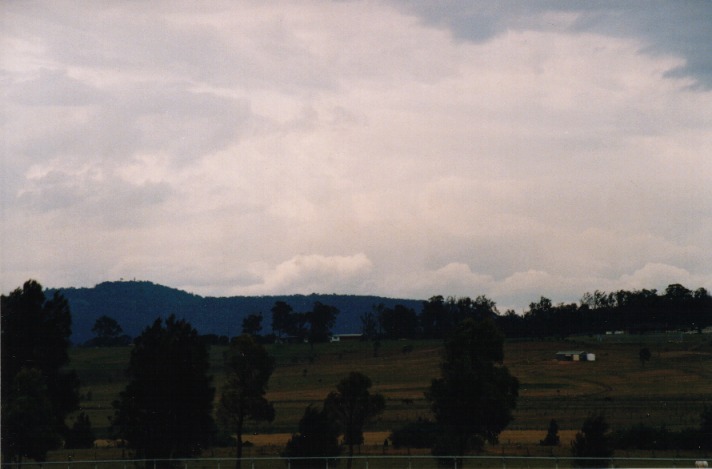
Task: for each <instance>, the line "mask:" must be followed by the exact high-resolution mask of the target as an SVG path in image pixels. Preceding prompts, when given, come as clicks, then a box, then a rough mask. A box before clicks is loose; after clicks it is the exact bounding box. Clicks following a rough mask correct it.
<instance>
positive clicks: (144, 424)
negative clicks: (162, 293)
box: [113, 316, 215, 459]
mask: <svg viewBox="0 0 712 469" xmlns="http://www.w3.org/2000/svg"><path fill="white" fill-rule="evenodd" d="M209 369H210V362H209V357H208V350H207V346H206V345H205V343H204V341H203V340H201V338H200V336H199V335H198V332H197V331H196V330H195V329H194V328H193V327H192V326H191V325H190V324H189V323H188V322H186V321H184V320H177V319H176V318H175V316H170V317H169V318H168V319H167V320H166V321H165V326H164V325H163V320H162V319H160V318H159V319H156V320H155V322H154V323H153V325H151V326H149V327H147V328H146V329H145V330H144V331H143V333H142V334H141V335H140V336H139V337H138V338H137V339H136V341H135V345H134V348H133V350H132V351H131V357H130V359H129V367H128V369H127V375H128V378H129V383H128V384H127V385H126V388H125V389H124V391H123V392H121V394H120V397H119V400H117V401H116V402H114V408H115V410H116V414H115V418H114V422H113V423H114V425H116V427H117V428H118V430H119V435H120V436H121V437H122V438H124V439H125V440H127V441H128V442H129V445H130V447H131V448H132V449H134V450H135V452H136V456H137V457H139V458H145V459H166V458H184V457H192V456H195V455H197V454H199V453H200V451H201V450H202V449H203V448H204V447H206V446H207V445H208V444H209V443H210V442H211V440H212V437H213V435H214V434H215V423H214V421H213V418H212V410H213V398H214V396H215V388H213V387H212V377H211V376H209V375H208V370H209Z"/></svg>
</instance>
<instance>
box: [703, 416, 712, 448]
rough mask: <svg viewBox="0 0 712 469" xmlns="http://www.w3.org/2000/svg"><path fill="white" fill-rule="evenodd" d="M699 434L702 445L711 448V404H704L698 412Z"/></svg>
mask: <svg viewBox="0 0 712 469" xmlns="http://www.w3.org/2000/svg"><path fill="white" fill-rule="evenodd" d="M700 434H701V440H702V445H701V446H702V447H703V448H704V449H707V450H710V449H712V406H705V408H704V409H703V410H702V413H701V414H700Z"/></svg>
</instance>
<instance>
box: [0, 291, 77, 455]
mask: <svg viewBox="0 0 712 469" xmlns="http://www.w3.org/2000/svg"><path fill="white" fill-rule="evenodd" d="M0 317H1V322H2V337H1V338H0V344H1V346H2V350H1V351H0V357H1V359H2V363H1V364H0V373H2V378H1V379H2V386H0V390H1V398H0V401H2V423H3V428H2V453H3V454H4V455H6V457H8V461H10V460H12V459H13V458H17V459H20V458H22V457H29V458H33V459H34V458H37V457H44V456H43V455H44V454H45V453H46V452H47V451H48V450H50V449H53V448H54V446H53V445H56V444H57V443H58V441H59V440H58V439H57V438H55V437H54V436H51V437H50V436H49V435H50V434H51V435H60V436H64V435H65V434H66V432H67V426H66V424H65V420H66V417H67V415H68V414H69V413H70V412H72V411H73V410H75V409H77V408H78V406H79V379H78V378H77V375H76V373H75V372H74V371H69V370H67V369H66V366H67V364H68V363H69V354H68V349H69V346H70V341H69V337H70V336H71V333H72V329H71V324H72V317H71V313H70V310H69V304H68V302H67V300H66V299H65V298H64V296H62V295H61V294H60V293H59V292H56V293H55V294H54V295H53V296H52V298H50V299H49V300H47V299H46V298H45V295H44V292H43V290H42V286H41V285H40V284H39V283H37V282H36V281H34V280H28V281H27V282H25V283H24V285H23V286H22V288H17V289H16V290H14V291H13V292H11V293H10V294H9V295H7V296H5V295H2V296H1V297H0ZM30 370H33V372H32V373H28V372H29V371H30ZM21 373H22V376H21V379H20V380H17V378H18V376H19V375H20V374H21ZM28 383H36V385H37V386H39V387H40V388H41V389H45V390H46V391H42V392H40V391H37V392H34V391H32V392H31V386H30V385H29V384H28ZM22 393H26V394H27V395H24V396H23V394H22ZM45 399H46V400H48V401H49V406H48V407H47V406H45V404H44V400H45ZM28 401H36V402H37V405H38V407H37V410H33V409H31V406H29V405H26V403H27V402H28ZM22 411H28V412H29V413H30V414H31V415H28V416H27V421H28V422H31V421H32V419H34V418H35V417H36V416H37V415H38V413H40V414H42V415H44V417H45V419H46V420H45V422H44V424H46V425H49V426H50V427H51V428H52V431H51V432H50V431H49V430H46V431H45V430H44V429H43V430H39V429H38V431H37V434H38V437H37V439H36V441H33V442H30V441H23V438H28V437H30V435H29V434H28V433H27V432H25V431H24V430H23V429H22V428H20V427H16V426H12V425H9V424H8V422H11V421H12V419H17V420H16V421H20V422H21V421H22V416H21V414H20V413H21V412H22ZM7 412H12V417H10V416H9V415H8V414H7ZM44 424H43V425H44ZM43 428H44V427H43ZM33 438H34V437H33ZM8 445H11V446H12V447H11V446H8ZM43 445H44V448H42V446H43ZM28 451H29V452H28ZM30 453H32V454H30ZM10 455H12V457H11V456H10Z"/></svg>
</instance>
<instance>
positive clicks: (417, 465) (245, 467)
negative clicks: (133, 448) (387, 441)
mask: <svg viewBox="0 0 712 469" xmlns="http://www.w3.org/2000/svg"><path fill="white" fill-rule="evenodd" d="M348 459H349V458H348V457H345V456H340V457H334V458H291V459H287V458H282V457H250V458H243V459H242V460H240V466H241V469H339V468H344V469H345V468H346V467H347V464H348ZM237 462H238V460H237V459H235V458H195V459H156V460H153V459H121V460H92V461H50V462H44V463H37V462H34V461H30V462H23V463H22V464H17V463H5V462H3V464H2V469H167V468H170V469H233V468H235V467H237ZM583 463H584V461H583V460H579V461H577V460H576V459H575V458H562V457H540V456H526V457H525V456H464V457H455V456H440V457H437V458H436V457H434V456H415V455H414V456H380V455H369V456H354V457H353V458H351V468H352V469H381V468H384V469H391V468H393V469H464V468H467V469H480V468H481V469H485V468H486V469H492V468H493V469H540V468H541V469H545V468H546V469H567V468H579V467H614V468H631V469H632V468H686V467H687V468H694V467H701V466H700V465H699V463H700V458H606V459H599V460H596V459H595V458H587V459H586V460H585V463H586V464H583Z"/></svg>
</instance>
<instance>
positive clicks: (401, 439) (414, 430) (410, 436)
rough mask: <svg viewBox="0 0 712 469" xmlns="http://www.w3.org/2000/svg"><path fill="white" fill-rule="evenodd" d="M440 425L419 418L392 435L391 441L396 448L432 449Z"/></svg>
mask: <svg viewBox="0 0 712 469" xmlns="http://www.w3.org/2000/svg"><path fill="white" fill-rule="evenodd" d="M438 433H439V432H438V424H436V423H435V422H431V421H430V420H427V419H423V418H418V421H417V422H412V423H409V424H406V425H405V426H403V427H401V428H399V429H397V430H394V431H393V432H392V433H391V436H390V440H391V441H392V442H393V446H394V447H396V448H432V447H434V446H435V442H436V441H437V438H438Z"/></svg>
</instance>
